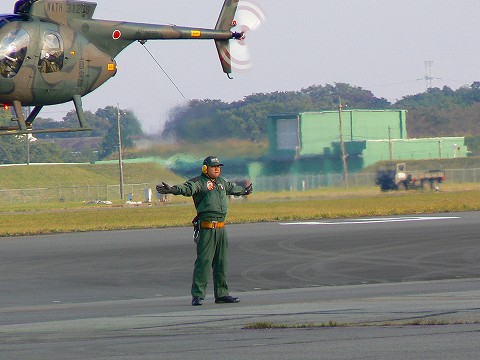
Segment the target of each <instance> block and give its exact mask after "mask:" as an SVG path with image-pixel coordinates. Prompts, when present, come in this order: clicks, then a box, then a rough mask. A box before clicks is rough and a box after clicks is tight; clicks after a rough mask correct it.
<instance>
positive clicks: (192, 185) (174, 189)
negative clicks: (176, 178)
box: [156, 179, 199, 196]
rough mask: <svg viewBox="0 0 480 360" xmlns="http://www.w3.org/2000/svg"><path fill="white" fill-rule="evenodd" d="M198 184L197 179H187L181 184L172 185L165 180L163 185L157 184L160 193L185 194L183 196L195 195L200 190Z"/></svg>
mask: <svg viewBox="0 0 480 360" xmlns="http://www.w3.org/2000/svg"><path fill="white" fill-rule="evenodd" d="M198 188H199V187H198V184H197V181H196V179H191V180H188V181H186V182H185V183H183V184H181V185H173V186H170V185H168V184H166V183H164V182H162V185H157V187H156V189H157V192H159V193H160V194H173V195H183V196H193V194H195V193H196V192H197V190H198Z"/></svg>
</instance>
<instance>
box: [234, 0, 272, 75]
mask: <svg viewBox="0 0 480 360" xmlns="http://www.w3.org/2000/svg"><path fill="white" fill-rule="evenodd" d="M265 21H266V17H265V13H264V11H263V10H262V9H261V8H260V7H259V6H258V5H256V4H255V3H253V2H252V1H246V0H241V1H240V2H239V4H238V9H237V13H236V16H235V19H234V20H233V24H232V25H233V28H232V31H233V32H234V35H235V38H234V39H233V40H231V41H230V56H229V62H230V64H231V66H232V68H233V69H235V70H248V69H250V68H251V67H252V62H251V57H250V52H249V50H248V46H247V37H248V35H249V33H250V32H251V31H255V30H257V29H258V28H259V27H260V26H261V25H262V24H263V23H264V22H265Z"/></svg>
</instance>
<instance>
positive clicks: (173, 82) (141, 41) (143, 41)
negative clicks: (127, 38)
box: [138, 40, 187, 100]
mask: <svg viewBox="0 0 480 360" xmlns="http://www.w3.org/2000/svg"><path fill="white" fill-rule="evenodd" d="M138 42H139V43H140V44H142V45H143V47H144V48H145V50H147V52H148V54H149V55H150V56H151V57H152V59H153V61H155V62H156V63H157V65H158V67H159V68H160V69H162V71H163V73H164V74H165V76H166V77H167V78H168V80H170V82H171V83H172V84H173V86H175V89H177V91H178V92H179V93H180V95H182V97H183V98H184V99H185V100H187V98H186V96H185V95H183V93H182V91H181V90H180V89H179V88H178V86H177V84H175V81H173V80H172V78H171V77H170V76H169V75H168V74H167V72H166V71H165V70H164V69H163V67H162V65H160V63H159V62H158V61H157V59H155V57H154V56H153V55H152V53H151V52H150V51H149V50H148V49H147V47H146V46H145V43H146V41H145V40H138Z"/></svg>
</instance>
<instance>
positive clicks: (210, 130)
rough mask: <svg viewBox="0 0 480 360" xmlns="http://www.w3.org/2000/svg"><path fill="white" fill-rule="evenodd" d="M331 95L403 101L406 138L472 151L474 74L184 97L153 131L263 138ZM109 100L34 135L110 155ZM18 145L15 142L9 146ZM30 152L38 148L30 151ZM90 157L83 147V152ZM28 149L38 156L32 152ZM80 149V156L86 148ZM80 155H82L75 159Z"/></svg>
mask: <svg viewBox="0 0 480 360" xmlns="http://www.w3.org/2000/svg"><path fill="white" fill-rule="evenodd" d="M339 99H341V100H342V104H343V106H346V107H347V108H351V109H402V110H403V109H405V110H407V111H408V115H407V131H408V136H409V138H420V137H437V136H438V137H441V136H466V139H467V145H468V146H469V149H470V150H471V151H473V154H474V155H477V154H480V82H478V81H476V82H473V83H472V84H471V85H469V86H463V87H461V88H459V89H457V90H453V89H451V88H449V87H447V86H445V87H443V88H442V89H440V88H431V89H428V90H427V91H425V92H423V93H419V94H415V95H410V96H405V97H403V98H402V99H401V100H399V101H397V102H395V103H391V102H389V101H387V100H386V99H385V98H379V97H376V96H374V95H373V93H372V92H371V91H369V90H366V89H363V88H361V87H357V86H352V85H349V84H345V83H335V84H333V85H330V84H327V85H324V86H320V85H312V86H310V87H307V88H304V89H301V90H299V91H284V92H272V93H257V94H252V95H249V96H246V97H245V98H244V99H243V100H240V101H234V102H231V103H228V102H223V101H220V100H210V99H207V100H191V101H189V102H188V103H187V104H186V105H182V106H179V107H175V108H173V109H172V110H171V111H170V114H169V117H168V119H167V122H166V124H165V126H164V128H163V130H162V132H161V134H159V136H162V137H164V138H169V139H174V140H177V141H182V142H189V143H198V142H202V141H204V140H205V139H215V140H222V139H227V138H228V139H232V138H233V139H242V140H245V139H246V140H249V141H252V142H255V141H259V140H264V139H266V138H267V121H266V120H267V118H268V116H269V115H278V114H285V113H298V112H306V111H324V110H336V109H338V104H339ZM117 111H118V109H117V108H116V107H112V106H108V107H106V108H104V109H98V110H97V111H96V112H94V113H93V112H90V111H86V113H85V116H86V119H87V122H88V123H89V125H90V126H91V127H92V129H93V130H92V132H86V133H61V134H58V133H52V134H43V135H38V137H41V138H58V137H87V136H88V137H92V136H94V137H100V138H102V139H103V140H102V143H101V146H100V149H99V151H98V154H96V159H105V158H109V157H111V156H112V155H113V154H115V153H116V152H117V151H118V131H117V114H118V112H117ZM8 122H9V119H8V116H7V114H5V113H4V114H0V123H1V124H6V123H8ZM34 126H35V127H36V128H64V127H78V120H77V116H76V113H75V112H74V111H71V112H69V113H68V114H67V115H66V116H65V117H64V118H63V121H59V122H58V121H53V120H52V119H42V118H38V119H37V120H36V121H35V123H34ZM121 128H122V143H123V146H124V147H125V148H129V147H131V146H132V145H133V139H134V137H135V136H143V135H144V134H143V132H142V129H141V125H140V122H139V120H138V119H137V118H136V116H135V114H134V113H133V112H132V111H129V110H121ZM17 147H18V149H17ZM23 147H24V145H22V144H21V141H20V140H19V139H17V138H15V137H10V136H3V137H0V163H13V162H22V159H21V157H22V154H23V153H24V152H25V151H22V149H23ZM32 151H33V153H32V154H31V156H33V157H34V159H35V160H32V161H44V162H48V161H50V162H51V161H80V160H79V159H78V154H76V155H75V156H74V155H72V154H68V153H66V152H65V150H63V149H61V148H58V147H55V145H54V144H48V143H44V142H39V143H38V144H36V145H35V149H34V150H32ZM36 152H38V154H37V153H36ZM89 156H90V158H91V156H92V155H91V154H90V155H89ZM36 157H38V158H41V160H37V159H36ZM87 157H88V156H87ZM85 160H88V159H83V161H85Z"/></svg>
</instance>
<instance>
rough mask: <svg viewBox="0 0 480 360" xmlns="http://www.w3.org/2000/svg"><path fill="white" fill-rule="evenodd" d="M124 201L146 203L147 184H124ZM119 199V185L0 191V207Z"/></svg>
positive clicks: (148, 191) (148, 192) (148, 188)
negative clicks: (18, 204)
mask: <svg viewBox="0 0 480 360" xmlns="http://www.w3.org/2000/svg"><path fill="white" fill-rule="evenodd" d="M123 191H124V194H125V196H124V199H126V200H131V201H146V200H147V198H148V197H149V196H150V197H151V194H152V190H151V188H150V185H149V184H146V183H145V184H126V185H125V184H124V185H123ZM118 199H120V185H89V186H58V187H53V188H30V189H8V190H0V205H5V204H16V203H45V202H72V201H73V202H77V201H84V202H96V201H113V200H118Z"/></svg>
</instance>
